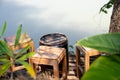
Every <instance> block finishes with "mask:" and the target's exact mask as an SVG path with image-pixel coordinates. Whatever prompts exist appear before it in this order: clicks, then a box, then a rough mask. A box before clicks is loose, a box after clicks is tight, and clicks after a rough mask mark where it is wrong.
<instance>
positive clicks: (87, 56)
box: [76, 46, 101, 78]
mask: <svg viewBox="0 0 120 80" xmlns="http://www.w3.org/2000/svg"><path fill="white" fill-rule="evenodd" d="M80 52H82V54H83V55H84V71H85V72H86V71H87V70H88V69H89V66H90V57H91V56H97V55H100V54H101V53H100V52H99V51H97V50H95V49H91V48H87V47H79V46H76V68H77V69H76V71H77V77H78V78H79V77H80V75H81V74H80V66H81V64H80V57H81V54H80Z"/></svg>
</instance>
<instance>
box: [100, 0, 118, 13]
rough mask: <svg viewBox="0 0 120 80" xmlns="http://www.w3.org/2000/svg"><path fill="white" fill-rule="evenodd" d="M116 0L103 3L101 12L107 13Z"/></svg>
mask: <svg viewBox="0 0 120 80" xmlns="http://www.w3.org/2000/svg"><path fill="white" fill-rule="evenodd" d="M115 1H116V0H110V1H109V2H108V3H106V4H105V5H103V6H102V7H101V9H100V12H104V13H106V14H107V9H109V8H111V7H112V6H113V5H114V3H115Z"/></svg>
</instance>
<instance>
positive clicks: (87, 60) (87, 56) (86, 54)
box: [85, 53, 90, 72]
mask: <svg viewBox="0 0 120 80" xmlns="http://www.w3.org/2000/svg"><path fill="white" fill-rule="evenodd" d="M89 59H90V58H89V54H88V53H85V72H86V71H87V70H88V69H89V63H90V60H89Z"/></svg>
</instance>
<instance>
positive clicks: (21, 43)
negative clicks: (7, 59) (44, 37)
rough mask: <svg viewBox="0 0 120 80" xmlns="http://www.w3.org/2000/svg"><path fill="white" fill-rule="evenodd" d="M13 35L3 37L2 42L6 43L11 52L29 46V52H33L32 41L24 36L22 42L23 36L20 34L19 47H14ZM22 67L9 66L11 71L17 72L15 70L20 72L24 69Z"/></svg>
mask: <svg viewBox="0 0 120 80" xmlns="http://www.w3.org/2000/svg"><path fill="white" fill-rule="evenodd" d="M15 37H16V36H15V35H14V36H8V37H5V38H4V40H5V41H6V43H7V44H8V46H9V47H10V49H11V50H13V51H15V50H19V49H22V48H25V47H26V46H28V45H29V46H30V51H32V52H33V51H34V42H33V41H32V39H31V38H30V37H29V35H28V34H26V36H25V39H24V40H23V39H22V38H23V34H21V36H20V40H19V45H17V46H16V47H14V45H15V44H14V43H15ZM24 68H25V67H24V66H15V65H11V70H12V71H13V72H14V71H17V70H21V69H24Z"/></svg>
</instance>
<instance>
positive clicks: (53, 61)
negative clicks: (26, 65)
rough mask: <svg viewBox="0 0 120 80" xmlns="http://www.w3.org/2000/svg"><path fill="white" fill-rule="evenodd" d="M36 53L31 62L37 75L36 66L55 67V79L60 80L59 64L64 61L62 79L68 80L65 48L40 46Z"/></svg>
mask: <svg viewBox="0 0 120 80" xmlns="http://www.w3.org/2000/svg"><path fill="white" fill-rule="evenodd" d="M35 52H36V53H35V55H34V56H32V57H31V58H30V62H31V64H32V65H33V67H34V70H35V72H36V74H37V68H36V64H40V65H50V66H53V74H54V78H59V63H60V62H61V61H62V78H64V80H66V78H67V72H66V70H67V68H66V50H65V49H64V48H57V47H50V46H39V47H38V48H37V50H36V51H35ZM41 68H42V66H41Z"/></svg>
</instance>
